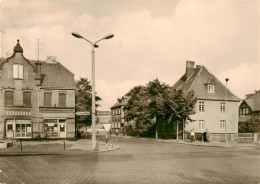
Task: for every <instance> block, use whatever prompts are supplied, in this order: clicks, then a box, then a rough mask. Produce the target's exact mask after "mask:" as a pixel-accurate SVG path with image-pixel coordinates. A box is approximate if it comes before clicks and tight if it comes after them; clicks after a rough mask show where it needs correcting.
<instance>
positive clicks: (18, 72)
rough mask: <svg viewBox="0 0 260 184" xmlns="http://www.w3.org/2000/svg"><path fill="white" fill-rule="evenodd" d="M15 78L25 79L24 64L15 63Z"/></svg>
mask: <svg viewBox="0 0 260 184" xmlns="http://www.w3.org/2000/svg"><path fill="white" fill-rule="evenodd" d="M13 79H24V67H23V65H22V64H18V63H15V64H13Z"/></svg>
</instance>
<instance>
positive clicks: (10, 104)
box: [5, 90, 14, 106]
mask: <svg viewBox="0 0 260 184" xmlns="http://www.w3.org/2000/svg"><path fill="white" fill-rule="evenodd" d="M7 93H10V94H12V98H11V100H10V101H11V102H12V103H8V104H7V103H6V102H8V100H7V98H6V94H7ZM12 105H14V92H13V91H9V90H8V91H5V106H12Z"/></svg>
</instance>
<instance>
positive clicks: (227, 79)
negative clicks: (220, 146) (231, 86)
mask: <svg viewBox="0 0 260 184" xmlns="http://www.w3.org/2000/svg"><path fill="white" fill-rule="evenodd" d="M225 80H226V102H225V142H226V146H227V82H228V81H229V78H226V79H225Z"/></svg>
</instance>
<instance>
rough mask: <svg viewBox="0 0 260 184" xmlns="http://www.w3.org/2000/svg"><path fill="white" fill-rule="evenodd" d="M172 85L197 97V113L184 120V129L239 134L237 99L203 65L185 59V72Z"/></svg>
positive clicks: (238, 100)
mask: <svg viewBox="0 0 260 184" xmlns="http://www.w3.org/2000/svg"><path fill="white" fill-rule="evenodd" d="M173 88H175V89H177V90H182V91H183V92H187V91H192V90H193V91H194V92H195V96H196V97H197V99H198V101H197V105H196V113H195V114H194V115H192V116H191V119H193V120H194V121H193V122H186V124H185V131H188V132H190V131H191V130H192V129H194V131H195V132H196V133H202V132H204V131H205V130H206V129H208V131H209V132H210V133H215V134H224V133H228V134H231V133H238V106H239V102H240V99H239V98H238V97H236V96H235V95H234V94H233V93H232V92H231V91H230V90H228V89H227V90H226V86H225V85H224V84H222V83H221V82H220V81H219V80H218V79H217V78H216V77H215V76H214V75H213V74H212V73H210V72H209V71H208V70H207V69H206V68H205V67H204V66H200V65H197V66H196V67H195V62H193V61H187V62H186V72H185V74H184V75H183V76H182V77H181V78H180V79H179V80H178V81H177V82H176V83H175V84H174V86H173Z"/></svg>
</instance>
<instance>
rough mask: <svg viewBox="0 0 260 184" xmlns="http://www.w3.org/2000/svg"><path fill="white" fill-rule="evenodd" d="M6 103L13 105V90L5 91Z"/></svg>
mask: <svg viewBox="0 0 260 184" xmlns="http://www.w3.org/2000/svg"><path fill="white" fill-rule="evenodd" d="M5 105H13V91H6V92H5Z"/></svg>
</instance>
